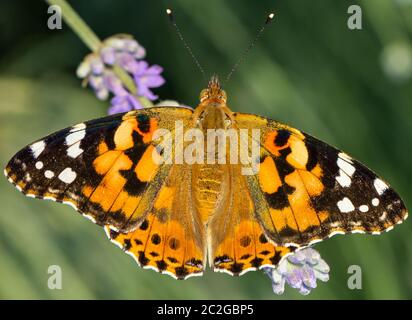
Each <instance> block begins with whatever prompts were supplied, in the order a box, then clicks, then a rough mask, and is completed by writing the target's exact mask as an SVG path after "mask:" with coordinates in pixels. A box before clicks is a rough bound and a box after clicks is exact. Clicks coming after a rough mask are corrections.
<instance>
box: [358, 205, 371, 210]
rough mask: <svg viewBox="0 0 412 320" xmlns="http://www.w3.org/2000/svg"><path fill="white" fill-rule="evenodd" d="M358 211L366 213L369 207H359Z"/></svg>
mask: <svg viewBox="0 0 412 320" xmlns="http://www.w3.org/2000/svg"><path fill="white" fill-rule="evenodd" d="M359 210H360V211H361V212H368V211H369V207H368V206H367V205H366V204H363V205H361V206H360V207H359Z"/></svg>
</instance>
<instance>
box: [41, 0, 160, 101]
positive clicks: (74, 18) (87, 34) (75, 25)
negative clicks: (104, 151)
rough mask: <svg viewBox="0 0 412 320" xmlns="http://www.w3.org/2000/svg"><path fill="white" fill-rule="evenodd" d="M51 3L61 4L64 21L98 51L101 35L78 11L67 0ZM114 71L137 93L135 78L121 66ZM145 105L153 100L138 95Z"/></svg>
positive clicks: (129, 88) (51, 1) (48, 1)
mask: <svg viewBox="0 0 412 320" xmlns="http://www.w3.org/2000/svg"><path fill="white" fill-rule="evenodd" d="M45 1H46V2H47V3H49V4H50V5H56V6H59V7H60V9H61V12H62V17H63V19H64V21H65V22H66V23H67V24H68V25H69V26H70V28H71V29H72V30H73V31H74V33H76V34H77V35H78V37H79V38H80V39H81V40H82V41H83V42H84V43H85V44H86V45H87V46H88V47H89V49H90V50H91V51H93V52H98V51H99V49H100V48H101V46H102V42H101V41H100V39H99V37H98V36H97V35H96V34H95V33H94V32H93V30H92V29H90V27H89V26H88V25H87V24H86V23H85V22H84V20H83V19H82V18H81V17H80V16H79V15H78V14H77V13H76V11H75V10H74V9H73V7H72V6H71V5H70V4H69V3H68V2H67V1H66V0H45ZM113 72H114V73H115V74H116V75H117V76H118V77H119V79H120V80H121V81H122V82H123V84H124V85H125V86H126V88H127V89H128V90H129V92H130V93H131V94H133V95H136V93H137V88H136V85H135V83H134V81H133V79H132V78H131V77H130V76H129V75H128V73H127V72H126V71H124V70H123V69H122V68H120V67H119V66H114V67H113ZM137 98H138V99H139V101H140V103H141V104H142V105H143V106H144V107H152V106H153V104H152V102H151V101H150V100H149V99H147V98H145V97H137Z"/></svg>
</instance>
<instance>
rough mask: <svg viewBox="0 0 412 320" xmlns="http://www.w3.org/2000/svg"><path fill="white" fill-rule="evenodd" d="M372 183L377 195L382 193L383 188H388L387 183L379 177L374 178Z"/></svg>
mask: <svg viewBox="0 0 412 320" xmlns="http://www.w3.org/2000/svg"><path fill="white" fill-rule="evenodd" d="M373 185H374V186H375V189H376V192H377V193H378V194H379V195H382V194H383V193H384V192H385V190H386V189H388V188H389V187H388V185H387V184H386V183H385V182H383V181H382V180H381V179H379V178H376V179H375V181H374V182H373Z"/></svg>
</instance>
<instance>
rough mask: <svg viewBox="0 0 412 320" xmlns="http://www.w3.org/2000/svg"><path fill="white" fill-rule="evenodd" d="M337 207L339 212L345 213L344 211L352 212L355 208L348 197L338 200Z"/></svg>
mask: <svg viewBox="0 0 412 320" xmlns="http://www.w3.org/2000/svg"><path fill="white" fill-rule="evenodd" d="M337 204H338V208H339V210H340V212H343V213H346V212H352V211H353V210H355V207H354V206H353V203H352V201H350V200H349V198H347V197H345V198H343V199H342V200H340V201H338V203H337Z"/></svg>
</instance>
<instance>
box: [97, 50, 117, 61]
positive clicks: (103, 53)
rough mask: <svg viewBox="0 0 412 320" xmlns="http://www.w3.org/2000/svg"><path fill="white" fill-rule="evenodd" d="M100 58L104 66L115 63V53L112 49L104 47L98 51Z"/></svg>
mask: <svg viewBox="0 0 412 320" xmlns="http://www.w3.org/2000/svg"><path fill="white" fill-rule="evenodd" d="M100 57H101V58H102V60H103V62H104V63H105V64H108V65H113V64H114V63H115V62H116V51H115V50H114V48H111V47H104V48H103V49H102V50H100Z"/></svg>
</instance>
